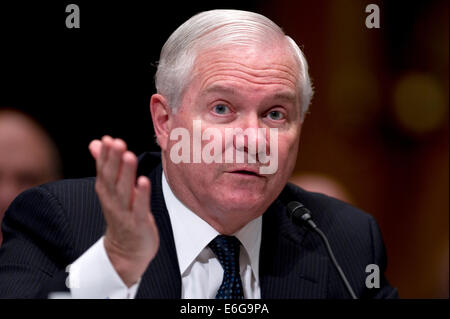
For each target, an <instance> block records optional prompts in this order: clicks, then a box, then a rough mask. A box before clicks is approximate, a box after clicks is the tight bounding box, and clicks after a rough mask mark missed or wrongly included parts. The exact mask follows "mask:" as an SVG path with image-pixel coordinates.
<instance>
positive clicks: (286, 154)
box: [278, 134, 299, 169]
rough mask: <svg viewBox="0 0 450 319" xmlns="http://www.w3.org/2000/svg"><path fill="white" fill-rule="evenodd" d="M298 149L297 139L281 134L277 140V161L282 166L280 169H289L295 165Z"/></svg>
mask: <svg viewBox="0 0 450 319" xmlns="http://www.w3.org/2000/svg"><path fill="white" fill-rule="evenodd" d="M298 147H299V137H298V135H293V134H282V135H279V138H278V160H279V162H280V163H283V164H284V165H280V168H283V167H284V166H285V167H286V168H287V169H290V168H291V167H292V166H294V165H295V162H296V160H297V152H298Z"/></svg>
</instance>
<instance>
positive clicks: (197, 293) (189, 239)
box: [68, 173, 262, 299]
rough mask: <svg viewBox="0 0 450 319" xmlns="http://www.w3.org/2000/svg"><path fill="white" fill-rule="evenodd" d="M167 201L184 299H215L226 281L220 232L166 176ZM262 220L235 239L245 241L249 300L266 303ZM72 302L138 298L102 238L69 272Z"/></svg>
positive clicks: (242, 254)
mask: <svg viewBox="0 0 450 319" xmlns="http://www.w3.org/2000/svg"><path fill="white" fill-rule="evenodd" d="M162 186H163V195H164V201H165V203H166V206H167V210H168V212H169V217H170V222H171V225H172V230H173V234H174V240H175V248H176V253H177V258H178V264H179V267H180V274H181V298H184V299H194V298H214V297H215V295H216V293H217V291H218V289H219V287H220V285H221V283H222V279H223V268H222V266H221V265H220V263H219V261H218V259H217V258H216V257H215V255H214V253H213V252H212V250H211V249H210V248H209V247H208V243H209V242H210V241H211V240H213V239H214V238H215V237H216V236H217V235H219V233H218V232H217V231H216V230H215V229H214V228H213V227H211V225H209V224H208V223H207V222H205V221H204V220H203V219H201V218H200V217H198V216H197V215H196V214H195V213H193V212H192V211H191V210H190V209H189V208H187V207H186V206H185V205H184V204H183V203H181V202H180V200H179V199H178V198H177V197H176V196H175V194H173V192H172V190H171V188H170V186H169V184H168V183H167V180H166V178H165V175H164V173H163V174H162ZM261 230H262V217H258V218H256V219H254V220H252V221H251V222H250V223H248V224H247V225H245V226H244V227H243V228H241V229H240V230H239V231H237V232H236V233H235V234H234V236H236V237H237V238H238V239H239V241H240V242H241V244H242V245H241V250H240V256H239V263H240V274H241V280H242V286H243V289H244V297H245V298H247V299H259V298H261V292H260V285H259V249H260V246H261ZM68 283H69V285H70V291H71V295H72V298H100V299H105V298H111V299H113V298H128V299H131V298H134V297H135V296H136V293H137V290H138V288H139V283H140V282H138V283H136V284H134V285H133V286H132V287H130V288H128V287H127V286H126V285H125V283H124V282H123V281H122V279H121V278H120V276H119V275H118V274H117V272H116V271H115V269H114V267H113V265H112V264H111V261H110V260H109V258H108V255H107V253H106V251H105V247H104V244H103V237H102V238H100V239H99V240H98V241H97V242H96V243H95V244H94V245H93V246H92V247H91V248H89V249H88V250H87V251H86V252H85V253H84V254H83V255H81V256H80V257H79V258H78V259H77V260H76V261H75V262H74V263H73V264H72V265H70V269H69V278H68Z"/></svg>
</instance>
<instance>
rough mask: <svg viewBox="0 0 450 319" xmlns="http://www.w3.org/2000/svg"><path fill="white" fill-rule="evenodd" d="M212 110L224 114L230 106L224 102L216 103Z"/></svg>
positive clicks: (228, 111)
mask: <svg viewBox="0 0 450 319" xmlns="http://www.w3.org/2000/svg"><path fill="white" fill-rule="evenodd" d="M213 112H214V113H216V114H220V115H224V114H228V113H230V112H231V111H230V108H229V107H228V106H226V105H225V104H217V105H215V106H214V108H213Z"/></svg>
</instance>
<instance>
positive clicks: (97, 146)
mask: <svg viewBox="0 0 450 319" xmlns="http://www.w3.org/2000/svg"><path fill="white" fill-rule="evenodd" d="M101 150H102V142H100V141H99V140H93V141H92V142H91V143H89V151H90V152H91V155H92V157H93V158H94V159H95V160H96V159H97V158H98V157H99V156H100V152H101Z"/></svg>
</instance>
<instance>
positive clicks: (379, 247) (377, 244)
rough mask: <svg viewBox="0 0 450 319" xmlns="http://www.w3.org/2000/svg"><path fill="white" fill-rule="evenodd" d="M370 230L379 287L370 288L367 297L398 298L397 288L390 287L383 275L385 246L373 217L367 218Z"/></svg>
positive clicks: (385, 265)
mask: <svg viewBox="0 0 450 319" xmlns="http://www.w3.org/2000/svg"><path fill="white" fill-rule="evenodd" d="M369 224H370V231H371V235H372V245H373V259H374V264H375V265H377V266H378V267H379V270H380V272H379V275H380V287H379V288H375V287H374V288H371V289H368V291H369V293H368V294H369V296H368V297H369V298H374V299H394V298H399V296H398V292H397V289H396V288H394V287H392V286H391V285H390V284H389V282H388V281H387V279H386V277H385V271H386V268H387V257H386V248H385V245H384V242H383V238H382V235H381V231H380V228H379V227H378V224H377V222H376V221H375V219H374V218H373V217H370V218H369Z"/></svg>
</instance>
